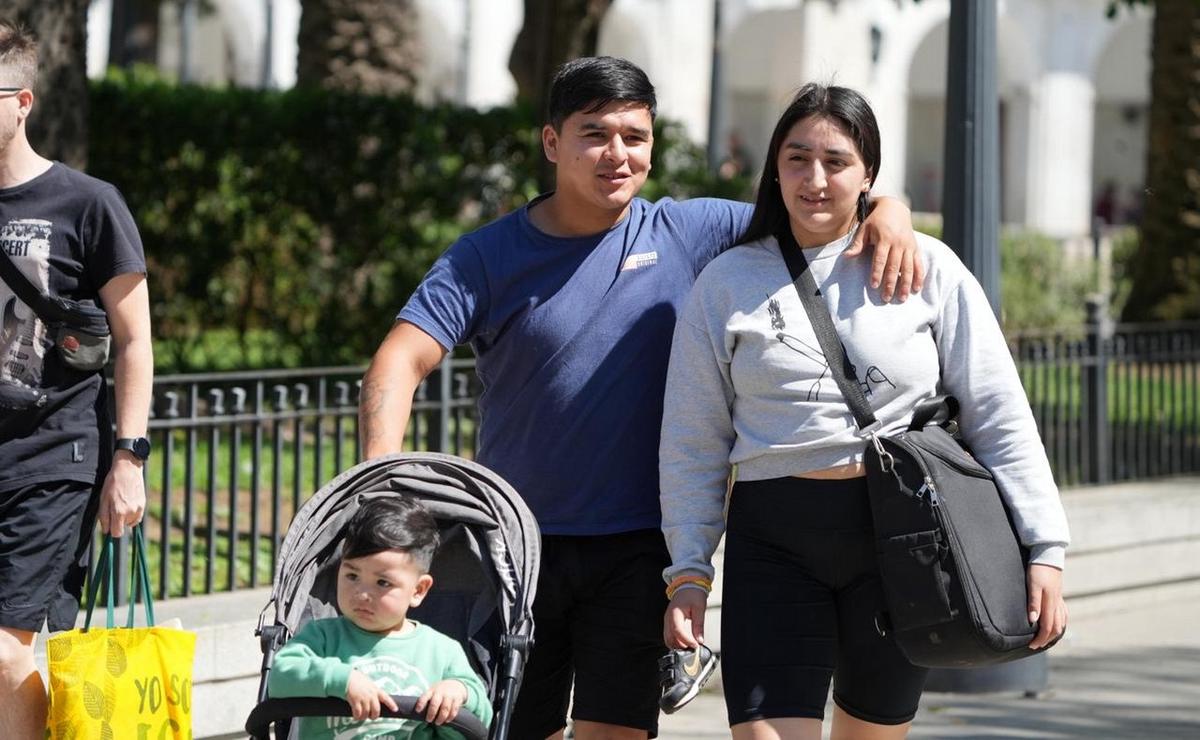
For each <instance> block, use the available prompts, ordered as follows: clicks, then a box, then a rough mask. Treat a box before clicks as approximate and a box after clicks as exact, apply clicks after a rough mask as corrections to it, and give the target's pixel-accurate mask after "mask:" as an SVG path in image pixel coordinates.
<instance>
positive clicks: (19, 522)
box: [0, 481, 100, 632]
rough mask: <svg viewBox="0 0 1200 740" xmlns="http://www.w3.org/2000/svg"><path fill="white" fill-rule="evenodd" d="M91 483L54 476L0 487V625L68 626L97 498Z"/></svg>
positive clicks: (84, 570)
mask: <svg viewBox="0 0 1200 740" xmlns="http://www.w3.org/2000/svg"><path fill="white" fill-rule="evenodd" d="M96 491H97V489H96V488H95V487H94V486H93V485H92V484H91V483H79V482H77V481H54V482H50V483H38V484H36V485H30V486H25V487H23V488H17V489H14V490H11V491H3V492H0V626H2V627H9V628H12V629H18V630H25V631H27V632H39V631H41V629H42V625H43V624H47V625H48V626H49V629H50V631H52V632H56V631H58V630H66V629H71V628H72V627H74V626H75V619H76V617H77V616H78V614H79V597H80V594H81V593H82V591H83V582H84V580H85V579H86V578H87V569H88V545H89V544H90V542H91V534H92V529H93V527H94V526H95V524H96V512H97V510H98V508H99V504H100V497H99V495H98V493H97V492H96Z"/></svg>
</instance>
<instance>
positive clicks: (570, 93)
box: [546, 57, 658, 131]
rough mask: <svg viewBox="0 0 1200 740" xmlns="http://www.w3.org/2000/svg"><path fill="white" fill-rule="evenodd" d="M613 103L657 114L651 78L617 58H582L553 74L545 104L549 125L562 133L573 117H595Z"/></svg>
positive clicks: (634, 65)
mask: <svg viewBox="0 0 1200 740" xmlns="http://www.w3.org/2000/svg"><path fill="white" fill-rule="evenodd" d="M614 100H616V101H620V102H623V103H638V104H641V105H644V106H646V107H647V108H649V109H650V120H651V121H653V120H654V117H655V116H656V115H657V114H658V99H657V98H656V97H655V95H654V85H651V84H650V78H649V77H647V76H646V73H645V72H643V71H642V69H641V67H638V66H637V65H636V64H634V63H633V62H631V61H629V60H627V59H619V58H617V57H580V58H578V59H572V60H571V61H569V62H566V63H564V64H563V65H562V66H560V67H559V68H558V70H557V71H555V73H554V81H553V82H552V83H551V84H550V95H549V98H548V100H547V103H546V122H547V123H549V124H550V125H551V126H553V127H554V130H555V131H561V130H562V125H563V121H565V120H567V118H568V117H569V116H570V115H571V114H572V113H579V112H583V113H595V112H596V111H598V110H600V109H601V108H603V107H604V106H606V105H608V104H609V103H611V102H613V101H614Z"/></svg>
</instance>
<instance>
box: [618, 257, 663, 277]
mask: <svg viewBox="0 0 1200 740" xmlns="http://www.w3.org/2000/svg"><path fill="white" fill-rule="evenodd" d="M657 264H658V252H645V253H643V254H631V255H629V256H628V257H626V258H625V264H623V265H621V272H625V271H626V270H640V269H641V268H643V267H650V266H652V265H657Z"/></svg>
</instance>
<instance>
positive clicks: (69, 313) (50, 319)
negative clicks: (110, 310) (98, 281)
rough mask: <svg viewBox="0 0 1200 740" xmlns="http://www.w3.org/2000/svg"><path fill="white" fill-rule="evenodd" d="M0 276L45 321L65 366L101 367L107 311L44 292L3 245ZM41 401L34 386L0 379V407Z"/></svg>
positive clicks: (105, 354)
mask: <svg viewBox="0 0 1200 740" xmlns="http://www.w3.org/2000/svg"><path fill="white" fill-rule="evenodd" d="M0 278H3V280H4V282H5V283H7V284H8V286H9V287H10V288H12V291H13V292H14V293H16V294H17V297H18V298H20V299H21V301H22V302H24V303H25V305H27V306H29V307H30V308H31V309H33V311H34V313H36V314H37V315H38V318H40V319H41V320H42V321H43V322H44V323H45V324H46V326H47V328H48V329H49V330H50V335H51V336H52V337H53V340H54V346H55V348H56V350H57V351H58V354H59V356H60V357H61V358H62V360H63V362H64V363H65V364H66V365H67V367H70V368H73V369H75V370H80V371H83V372H93V371H96V370H99V369H101V368H103V367H104V365H105V364H106V363H107V362H108V356H109V351H110V348H111V344H112V335H111V332H110V331H109V327H108V315H107V314H106V313H105V312H104V310H103V309H101V308H99V307H98V306H96V304H95V302H94V301H89V300H85V301H73V300H70V299H69V298H62V297H60V296H50V295H46V294H45V293H43V292H41V291H40V290H38V289H37V288H36V287H34V285H33V283H31V282H30V281H29V279H28V278H27V277H25V275H24V274H23V273H22V272H21V270H20V269H18V268H17V266H16V264H14V263H13V261H12V258H11V257H9V256H8V253H7V252H5V251H4V250H3V249H0ZM45 403H46V396H45V394H44V393H42V391H41V390H40V389H38V388H33V387H30V386H28V385H25V384H23V383H19V382H15V381H5V382H0V407H2V408H6V409H9V410H21V409H26V408H30V407H36V406H41V405H43V404H45Z"/></svg>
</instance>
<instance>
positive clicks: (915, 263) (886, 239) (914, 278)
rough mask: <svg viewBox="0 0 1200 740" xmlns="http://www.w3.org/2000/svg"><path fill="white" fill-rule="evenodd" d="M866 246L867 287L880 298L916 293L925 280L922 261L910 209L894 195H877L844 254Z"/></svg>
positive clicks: (905, 297) (858, 251)
mask: <svg viewBox="0 0 1200 740" xmlns="http://www.w3.org/2000/svg"><path fill="white" fill-rule="evenodd" d="M867 245H870V246H871V247H872V248H873V249H874V250H875V251H874V254H873V255H872V259H871V287H872V288H879V293H880V295H881V296H882V298H883V300H884V301H890V300H892V297H893V296H895V295H899V297H900V301H901V302H902V303H903V302H904V301H906V300H908V296H909V294H910V293H914V292H919V291H920V290H921V285H922V284H923V283H924V281H925V263H924V262H922V261H921V258H920V255H919V254H917V237H916V235H915V234H913V228H912V212H911V211H909V210H908V206H906V205H904V203H902V202H900V201H899V200H896V199H895V198H877V199H876V200H875V201H874V202H873V203H872V206H871V212H870V213H869V214H867V218H866V220H865V221H863V224H862V227H861V228H860V229H859V230H858V233H857V234H855V236H854V242H853V243H851V245H850V248H849V249H847V250H846V251H845V252H843V253H842V256H844V257H856V256H858V255H860V254H862V251H863V248H864V247H865V246H867Z"/></svg>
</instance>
